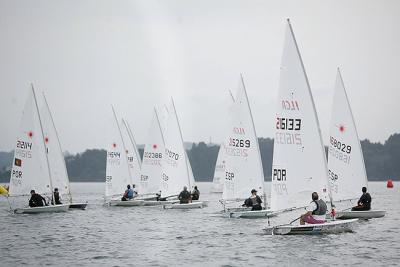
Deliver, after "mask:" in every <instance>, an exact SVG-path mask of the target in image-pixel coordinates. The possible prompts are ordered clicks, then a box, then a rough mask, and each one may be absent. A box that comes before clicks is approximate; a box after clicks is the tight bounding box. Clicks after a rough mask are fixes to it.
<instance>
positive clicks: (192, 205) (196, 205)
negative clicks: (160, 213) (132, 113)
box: [163, 201, 204, 209]
mask: <svg viewBox="0 0 400 267" xmlns="http://www.w3.org/2000/svg"><path fill="white" fill-rule="evenodd" d="M203 207H204V203H203V202H201V201H198V202H192V203H187V204H180V203H176V204H167V205H163V208H164V209H201V208H203Z"/></svg>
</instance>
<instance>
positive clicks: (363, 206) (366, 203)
mask: <svg viewBox="0 0 400 267" xmlns="http://www.w3.org/2000/svg"><path fill="white" fill-rule="evenodd" d="M361 190H362V192H363V194H362V196H361V197H360V199H359V200H358V202H357V206H355V207H353V208H352V209H351V210H352V211H361V210H370V209H371V201H372V198H371V195H370V194H369V193H367V188H366V187H363V188H362V189H361Z"/></svg>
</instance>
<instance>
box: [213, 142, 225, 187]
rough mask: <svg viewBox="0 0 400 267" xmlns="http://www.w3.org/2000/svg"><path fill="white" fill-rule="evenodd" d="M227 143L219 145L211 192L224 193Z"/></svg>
mask: <svg viewBox="0 0 400 267" xmlns="http://www.w3.org/2000/svg"><path fill="white" fill-rule="evenodd" d="M224 150H225V144H224V143H222V144H221V145H220V146H219V151H218V156H217V162H216V163H215V170H214V178H213V182H212V186H211V189H210V191H211V193H222V189H223V186H224V184H223V181H224V176H225V158H224Z"/></svg>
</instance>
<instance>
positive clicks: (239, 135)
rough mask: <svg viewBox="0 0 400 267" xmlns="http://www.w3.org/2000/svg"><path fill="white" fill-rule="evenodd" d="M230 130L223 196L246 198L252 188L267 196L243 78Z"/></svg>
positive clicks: (231, 115)
mask: <svg viewBox="0 0 400 267" xmlns="http://www.w3.org/2000/svg"><path fill="white" fill-rule="evenodd" d="M228 130H229V132H228V135H227V137H226V139H225V176H224V186H223V192H222V198H223V199H225V200H227V199H245V198H247V197H249V195H250V194H251V193H250V192H251V190H252V189H256V190H257V191H258V193H259V195H260V196H264V195H265V193H264V173H263V169H262V164H261V155H260V150H259V146H258V139H257V134H256V131H255V127H254V122H253V117H252V114H251V109H250V105H249V101H248V98H247V93H246V89H245V86H244V82H243V78H241V80H240V84H239V88H238V91H237V93H236V97H235V102H233V103H232V106H231V109H230V112H229V128H228Z"/></svg>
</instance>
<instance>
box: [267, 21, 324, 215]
mask: <svg viewBox="0 0 400 267" xmlns="http://www.w3.org/2000/svg"><path fill="white" fill-rule="evenodd" d="M275 129H276V133H275V139H274V155H273V166H272V187H271V210H274V211H278V210H284V209H288V208H295V207H302V206H306V205H308V204H309V203H310V199H311V193H312V192H314V191H315V192H317V193H318V194H319V195H320V197H321V198H322V199H325V200H327V197H328V195H329V188H328V177H327V175H328V174H327V164H326V159H325V151H324V147H323V143H322V139H321V133H320V129H319V123H318V118H317V114H316V111H315V106H314V100H313V97H312V94H311V90H310V86H309V83H308V79H307V76H306V73H305V70H304V66H303V62H302V60H301V56H300V52H299V50H298V47H297V43H296V40H295V37H294V33H293V31H292V27H291V25H290V22H289V21H288V25H287V29H286V35H285V44H284V50H283V55H282V63H281V69H280V82H279V96H278V103H277V111H276V122H275Z"/></svg>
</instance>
